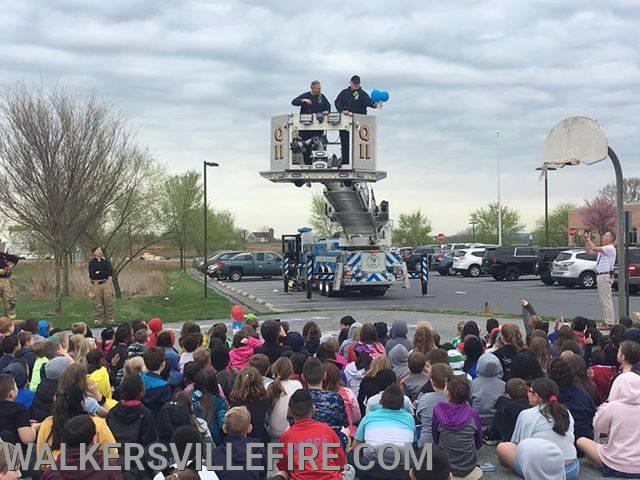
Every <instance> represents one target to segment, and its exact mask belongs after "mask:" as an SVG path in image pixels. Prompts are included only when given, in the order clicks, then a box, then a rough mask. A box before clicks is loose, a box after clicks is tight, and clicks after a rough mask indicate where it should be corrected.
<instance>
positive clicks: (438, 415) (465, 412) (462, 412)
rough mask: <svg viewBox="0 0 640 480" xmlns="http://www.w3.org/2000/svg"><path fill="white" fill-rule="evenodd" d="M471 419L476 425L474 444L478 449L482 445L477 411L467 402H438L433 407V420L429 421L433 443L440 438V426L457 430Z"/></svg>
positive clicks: (480, 426)
mask: <svg viewBox="0 0 640 480" xmlns="http://www.w3.org/2000/svg"><path fill="white" fill-rule="evenodd" d="M471 421H473V422H474V423H475V426H476V428H475V444H476V450H479V449H480V447H482V422H481V421H480V417H479V416H478V413H477V412H476V411H475V410H474V409H473V408H471V407H470V406H469V404H467V403H463V404H456V403H444V402H440V403H438V404H437V405H436V406H435V407H434V408H433V420H432V422H431V432H432V435H433V441H434V443H438V440H439V438H440V427H442V428H445V429H447V430H451V431H453V432H458V431H460V430H462V429H463V428H465V427H466V426H467V425H469V423H470V422H471Z"/></svg>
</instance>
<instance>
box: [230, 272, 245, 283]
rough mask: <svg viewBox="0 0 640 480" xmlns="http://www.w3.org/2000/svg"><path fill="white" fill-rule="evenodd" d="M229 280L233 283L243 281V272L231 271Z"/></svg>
mask: <svg viewBox="0 0 640 480" xmlns="http://www.w3.org/2000/svg"><path fill="white" fill-rule="evenodd" d="M229 280H231V281H232V282H239V281H240V280H242V270H238V269H235V270H231V271H230V272H229Z"/></svg>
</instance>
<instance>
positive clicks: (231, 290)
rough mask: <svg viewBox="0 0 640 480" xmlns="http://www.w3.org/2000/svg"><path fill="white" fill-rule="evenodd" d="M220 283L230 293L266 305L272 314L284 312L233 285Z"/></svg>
mask: <svg viewBox="0 0 640 480" xmlns="http://www.w3.org/2000/svg"><path fill="white" fill-rule="evenodd" d="M218 283H219V284H220V286H222V287H224V288H226V289H227V290H229V291H230V292H233V293H236V294H238V295H240V296H241V297H245V298H248V299H249V300H253V301H254V302H256V303H257V304H258V305H264V307H265V308H266V309H267V310H268V311H269V312H271V313H280V312H282V311H283V310H281V309H279V308H276V306H275V305H273V304H272V303H267V302H265V301H264V300H263V299H261V298H258V297H256V296H255V295H253V294H250V293H249V292H245V291H244V290H240V289H239V288H236V287H232V286H231V285H229V284H227V283H224V282H218Z"/></svg>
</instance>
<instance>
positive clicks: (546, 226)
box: [536, 167, 557, 247]
mask: <svg viewBox="0 0 640 480" xmlns="http://www.w3.org/2000/svg"><path fill="white" fill-rule="evenodd" d="M549 170H551V171H553V170H557V168H555V167H538V168H536V171H542V173H543V175H544V246H545V247H548V246H549V184H548V182H547V177H548V175H547V174H548V172H549Z"/></svg>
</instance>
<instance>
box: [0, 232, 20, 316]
mask: <svg viewBox="0 0 640 480" xmlns="http://www.w3.org/2000/svg"><path fill="white" fill-rule="evenodd" d="M8 248H9V247H8V245H7V244H5V247H4V252H1V253H0V297H2V303H4V315H5V317H9V318H16V312H15V308H16V301H15V300H16V295H15V292H14V291H13V287H12V286H11V282H10V280H9V278H11V271H12V270H13V267H15V266H16V264H17V263H18V261H19V260H20V259H19V258H18V257H17V256H15V255H11V254H10V253H9V252H8V251H7V250H8Z"/></svg>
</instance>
